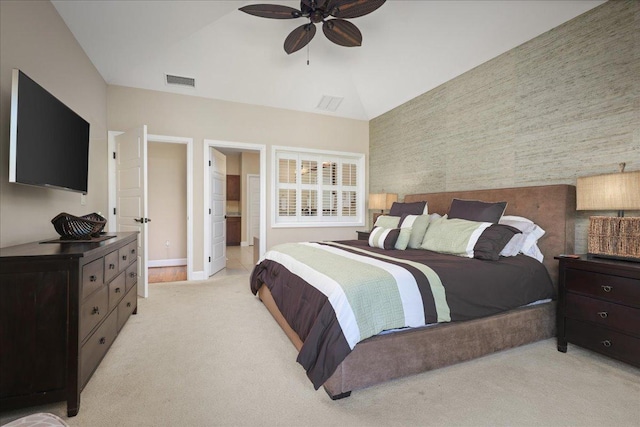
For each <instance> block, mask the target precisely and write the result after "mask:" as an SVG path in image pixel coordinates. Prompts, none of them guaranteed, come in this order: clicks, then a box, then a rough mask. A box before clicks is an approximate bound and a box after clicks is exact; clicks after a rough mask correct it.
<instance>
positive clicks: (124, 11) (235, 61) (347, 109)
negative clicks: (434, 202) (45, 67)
mask: <svg viewBox="0 0 640 427" xmlns="http://www.w3.org/2000/svg"><path fill="white" fill-rule="evenodd" d="M52 3H53V4H54V6H55V7H56V9H57V10H58V13H59V14H60V16H61V17H62V19H64V21H65V22H66V24H67V26H68V27H69V28H70V29H71V31H72V32H73V34H74V36H75V37H76V39H77V40H78V42H79V43H80V45H81V46H82V48H83V49H84V51H85V52H86V53H87V55H88V56H89V58H90V59H91V61H92V62H93V64H94V65H95V66H96V68H97V69H98V71H99V72H100V74H101V75H102V77H103V78H104V79H105V81H106V82H107V83H108V84H114V85H121V86H131V87H137V88H144V89H151V90H159V91H166V92H174V93H182V94H188V95H195V96H201V97H206V98H215V99H223V100H228V101H235V102H242V103H248V104H256V105H264V106H270V107H278V108H285V109H290V110H298V111H306V112H316V113H321V114H329V115H334V116H339V117H348V118H354V119H361V120H369V119H372V118H374V117H377V116H379V115H380V114H383V113H385V112H387V111H389V110H391V109H393V108H394V107H396V106H398V105H400V104H402V103H404V102H406V101H408V100H410V99H412V98H414V97H416V96H417V95H419V94H421V93H424V92H427V91H428V90H430V89H432V88H434V87H436V86H438V85H440V84H442V83H444V82H446V81H448V80H450V79H452V78H454V77H456V76H458V75H460V74H462V73H464V72H465V71H467V70H470V69H472V68H474V67H476V66H478V65H480V64H482V63H484V62H486V61H488V60H489V59H491V58H494V57H496V56H498V55H500V54H501V53H504V52H506V51H508V50H509V49H512V48H514V47H516V46H518V45H520V44H522V43H524V42H526V41H527V40H530V39H532V38H534V37H536V36H538V35H539V34H542V33H544V32H546V31H548V30H550V29H552V28H554V27H556V26H558V25H560V24H562V23H563V22H566V21H568V20H570V19H572V18H574V17H576V16H578V15H580V14H582V13H584V12H586V11H588V10H589V9H591V8H593V7H596V6H598V5H599V4H602V3H604V1H602V0H568V1H560V0H557V1H549V0H543V1H536V0H524V1H514V0H511V1H504V0H499V1H488V0H486V1H478V0H471V1H461V0H459V1H431V0H424V1H420V0H387V2H386V3H385V4H384V5H383V6H382V7H381V8H380V9H378V10H376V11H374V12H373V13H371V14H369V15H366V16H363V17H360V18H355V19H352V20H351V22H353V23H354V24H356V25H357V26H358V28H359V29H360V31H361V32H362V35H363V42H362V46H361V47H356V48H345V47H341V46H338V45H335V44H333V43H331V42H330V41H328V40H327V39H326V38H325V36H324V34H323V33H322V31H321V28H318V31H317V33H316V36H315V38H314V39H313V40H312V41H311V43H310V44H309V49H308V51H307V48H304V49H302V50H300V51H298V52H295V53H293V54H291V55H287V54H286V53H285V52H284V49H283V43H284V39H285V38H286V36H287V35H288V34H289V32H290V31H292V30H293V29H294V28H296V27H297V26H299V25H302V24H303V23H305V22H308V21H307V20H305V19H304V18H298V19H291V20H288V19H287V20H279V19H264V18H258V17H255V16H251V15H247V14H245V13H243V12H240V11H238V8H239V7H241V6H244V5H247V4H256V3H274V4H284V5H288V6H291V7H295V8H299V6H300V3H299V1H286V0H285V1H265V0H256V1H167V0H163V1H150V0H143V1H114V0H110V1H96V0H92V1H89V0H86V1H79V0H53V1H52ZM307 54H308V55H309V58H310V65H307V63H306V62H307ZM165 73H167V74H176V75H180V76H186V77H193V78H195V79H196V88H183V87H173V86H167V85H165V83H164V74H165ZM323 95H330V96H337V97H343V98H344V100H343V101H342V103H341V104H340V106H339V108H338V110H337V111H336V112H324V111H320V110H318V109H316V106H317V105H318V102H319V101H320V99H321V98H322V96H323Z"/></svg>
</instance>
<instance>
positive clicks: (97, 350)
mask: <svg viewBox="0 0 640 427" xmlns="http://www.w3.org/2000/svg"><path fill="white" fill-rule="evenodd" d="M117 322H118V314H117V310H115V311H113V312H112V313H111V315H110V316H109V317H107V319H106V320H105V321H104V322H103V323H102V325H100V327H99V328H98V329H97V330H96V331H95V332H94V333H93V334H92V335H91V337H89V339H88V340H87V342H86V343H85V344H84V345H83V346H82V349H81V350H80V384H82V386H81V388H83V387H84V386H85V384H86V383H87V381H89V378H90V377H91V374H93V371H95V369H96V367H97V366H98V364H100V361H101V360H102V358H103V357H104V355H105V354H106V353H107V350H109V347H111V344H113V341H114V340H115V339H116V335H117V333H118V331H117Z"/></svg>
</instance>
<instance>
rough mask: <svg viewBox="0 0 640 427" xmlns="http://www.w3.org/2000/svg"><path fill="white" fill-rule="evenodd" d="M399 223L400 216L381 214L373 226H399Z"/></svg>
mask: <svg viewBox="0 0 640 427" xmlns="http://www.w3.org/2000/svg"><path fill="white" fill-rule="evenodd" d="M398 224H400V217H399V216H391V215H380V216H379V217H378V219H376V223H375V224H373V226H374V227H382V228H398Z"/></svg>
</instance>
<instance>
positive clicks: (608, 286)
mask: <svg viewBox="0 0 640 427" xmlns="http://www.w3.org/2000/svg"><path fill="white" fill-rule="evenodd" d="M565 274H566V276H565V287H566V289H567V291H570V292H579V293H582V294H586V295H591V296H594V297H597V298H601V299H605V300H607V301H612V302H619V303H622V304H625V305H630V306H634V307H640V279H632V278H629V277H622V276H615V275H609V274H601V273H594V272H591V271H584V270H577V269H572V268H567V269H566V271H565Z"/></svg>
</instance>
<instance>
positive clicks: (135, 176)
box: [115, 125, 151, 298]
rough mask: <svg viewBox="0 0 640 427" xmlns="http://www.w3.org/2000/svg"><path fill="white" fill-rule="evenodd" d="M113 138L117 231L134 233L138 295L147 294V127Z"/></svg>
mask: <svg viewBox="0 0 640 427" xmlns="http://www.w3.org/2000/svg"><path fill="white" fill-rule="evenodd" d="M115 140H116V222H117V224H118V231H137V232H138V233H139V234H138V295H140V296H141V297H144V298H146V297H147V296H148V295H149V283H148V281H147V252H146V250H145V249H146V247H147V229H148V225H147V223H148V222H149V221H151V220H150V219H149V218H148V217H147V126H146V125H144V126H142V127H140V128H135V129H131V130H128V131H127V132H125V133H122V134H120V135H118V136H116V137H115Z"/></svg>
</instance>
